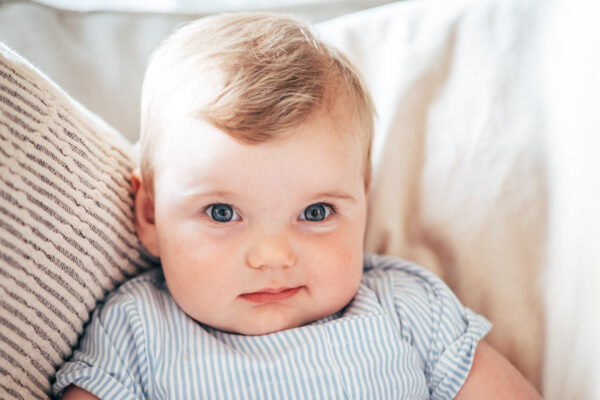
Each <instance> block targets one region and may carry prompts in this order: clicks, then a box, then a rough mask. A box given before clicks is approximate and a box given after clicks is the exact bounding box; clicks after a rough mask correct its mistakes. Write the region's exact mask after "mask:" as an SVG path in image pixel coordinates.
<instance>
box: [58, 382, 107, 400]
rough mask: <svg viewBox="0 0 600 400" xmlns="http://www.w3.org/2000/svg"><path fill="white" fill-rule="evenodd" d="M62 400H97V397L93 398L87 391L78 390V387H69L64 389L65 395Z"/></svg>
mask: <svg viewBox="0 0 600 400" xmlns="http://www.w3.org/2000/svg"><path fill="white" fill-rule="evenodd" d="M62 400H99V399H98V397H96V396H94V395H93V394H91V393H90V392H88V391H87V390H84V389H82V388H80V387H79V386H75V385H71V386H69V387H68V388H66V389H65V394H64V395H63V397H62Z"/></svg>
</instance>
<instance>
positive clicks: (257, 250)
mask: <svg viewBox="0 0 600 400" xmlns="http://www.w3.org/2000/svg"><path fill="white" fill-rule="evenodd" d="M246 262H247V263H248V265H249V266H250V267H252V268H257V269H260V268H290V267H293V266H294V265H295V264H296V256H295V254H294V251H293V250H292V247H291V245H290V241H289V238H288V237H287V236H286V235H285V234H284V233H278V234H259V235H257V237H256V238H255V240H254V242H253V243H252V245H251V247H250V249H249V250H248V254H247V255H246Z"/></svg>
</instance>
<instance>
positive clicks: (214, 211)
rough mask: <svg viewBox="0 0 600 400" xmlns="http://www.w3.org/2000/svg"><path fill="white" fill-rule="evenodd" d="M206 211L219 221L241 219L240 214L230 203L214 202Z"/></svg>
mask: <svg viewBox="0 0 600 400" xmlns="http://www.w3.org/2000/svg"><path fill="white" fill-rule="evenodd" d="M204 212H205V213H206V214H207V215H208V216H209V217H211V218H212V219H213V220H215V221H217V222H230V221H237V220H239V219H240V216H239V215H238V214H237V213H236V212H235V211H234V210H233V208H232V207H231V206H230V205H228V204H212V205H210V206H208V207H207V208H206V209H205V210H204Z"/></svg>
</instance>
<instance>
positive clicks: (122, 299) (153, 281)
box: [100, 268, 169, 314]
mask: <svg viewBox="0 0 600 400" xmlns="http://www.w3.org/2000/svg"><path fill="white" fill-rule="evenodd" d="M168 301H169V293H168V290H167V289H166V283H165V279H164V276H163V273H162V270H161V269H160V268H153V269H151V270H149V271H146V272H144V273H142V274H141V275H138V276H136V277H134V278H131V279H129V280H127V281H125V282H124V283H123V284H121V285H120V286H119V287H117V288H116V289H115V290H113V291H112V292H110V293H109V294H108V295H107V297H106V299H105V300H104V302H103V303H102V304H100V308H101V309H102V310H103V311H104V312H107V311H108V310H115V309H118V310H119V312H125V313H128V314H129V313H134V312H139V309H140V308H143V309H148V308H155V307H157V306H160V304H164V303H165V302H168Z"/></svg>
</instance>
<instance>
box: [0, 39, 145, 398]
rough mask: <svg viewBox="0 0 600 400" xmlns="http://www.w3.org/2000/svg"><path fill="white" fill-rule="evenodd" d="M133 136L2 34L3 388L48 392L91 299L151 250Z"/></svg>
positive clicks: (29, 394)
mask: <svg viewBox="0 0 600 400" xmlns="http://www.w3.org/2000/svg"><path fill="white" fill-rule="evenodd" d="M132 154H133V153H132V146H131V144H130V143H129V142H127V141H126V140H125V139H123V138H122V137H121V136H120V135H119V134H118V133H116V132H115V131H113V130H112V129H111V128H110V127H108V126H107V125H106V124H105V123H104V122H103V121H101V120H100V119H99V118H97V117H95V116H93V115H92V114H91V113H90V112H88V111H86V110H85V109H84V108H83V107H82V106H81V105H79V104H78V103H76V102H75V101H73V100H72V99H71V98H69V97H68V95H66V94H65V93H64V92H63V91H61V90H60V89H59V88H58V87H56V85H54V84H53V83H52V82H51V81H50V80H49V79H48V78H46V77H45V76H44V75H42V74H41V73H40V72H39V71H37V70H36V69H35V68H34V67H32V66H31V65H30V64H29V63H27V62H26V61H25V60H23V59H22V58H20V57H19V56H18V55H16V54H15V53H14V52H12V51H11V50H10V49H8V48H7V47H5V46H4V45H2V44H1V43H0V398H1V399H12V398H15V399H47V398H49V395H48V393H49V391H50V385H51V383H52V381H53V379H54V378H53V377H54V374H55V372H56V370H57V368H58V367H59V366H60V365H61V364H62V363H63V362H64V361H65V359H67V358H68V357H69V356H70V355H71V349H72V348H73V346H74V345H76V343H77V339H78V336H79V335H80V334H81V333H82V331H83V325H84V324H85V322H86V321H87V320H88V316H89V314H90V311H91V310H92V309H93V308H94V307H95V305H96V304H97V302H98V301H99V300H101V299H103V298H104V296H105V294H106V293H107V291H108V290H111V289H113V288H114V287H115V286H116V285H118V284H119V283H120V282H123V281H124V280H125V279H126V278H128V277H130V276H133V275H136V274H137V273H139V272H140V271H142V270H144V269H147V268H148V267H149V266H150V265H151V264H152V263H153V262H154V260H153V259H152V257H150V256H149V255H148V254H147V253H145V251H144V250H143V248H142V246H141V245H140V243H139V241H138V239H137V237H136V234H135V230H134V225H133V220H132V217H133V214H132V195H131V192H130V182H129V176H130V173H131V170H132V168H133V166H134V164H133V161H132V160H133V158H132Z"/></svg>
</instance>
